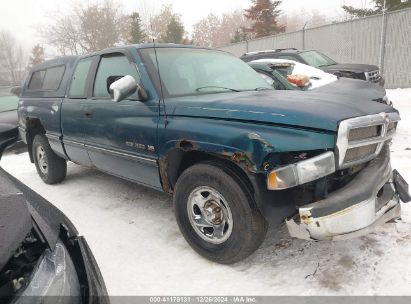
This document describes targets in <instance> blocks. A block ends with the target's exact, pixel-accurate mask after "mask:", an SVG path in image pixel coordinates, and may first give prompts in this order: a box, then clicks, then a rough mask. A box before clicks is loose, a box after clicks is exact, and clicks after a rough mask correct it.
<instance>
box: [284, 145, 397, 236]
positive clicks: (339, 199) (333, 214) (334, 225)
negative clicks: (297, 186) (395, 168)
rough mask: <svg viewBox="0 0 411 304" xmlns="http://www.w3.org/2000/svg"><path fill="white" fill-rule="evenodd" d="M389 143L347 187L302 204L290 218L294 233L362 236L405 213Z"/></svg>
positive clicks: (292, 232) (302, 234)
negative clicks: (402, 211)
mask: <svg viewBox="0 0 411 304" xmlns="http://www.w3.org/2000/svg"><path fill="white" fill-rule="evenodd" d="M399 202H400V200H399V198H398V194H397V191H396V189H395V187H394V184H393V180H392V169H391V165H390V154H389V150H388V148H387V147H385V148H384V149H383V150H382V151H381V153H380V154H379V155H378V157H377V158H375V159H374V160H373V161H371V162H370V163H369V164H368V165H367V167H365V168H364V169H362V170H361V171H360V172H359V173H358V174H357V176H356V177H355V178H354V179H353V180H352V181H351V182H350V183H348V184H347V185H346V186H345V187H343V188H341V189H339V190H337V191H335V192H333V193H332V194H331V195H330V196H329V197H327V198H326V199H323V200H321V201H318V202H315V203H312V204H309V205H305V206H302V207H300V208H299V212H298V214H297V215H296V216H295V217H293V218H291V219H288V220H286V224H287V228H288V231H289V233H290V235H291V236H292V237H295V238H300V239H315V240H343V239H350V238H354V237H357V236H361V235H364V234H367V233H369V232H370V231H372V230H373V229H374V228H375V227H376V226H378V225H381V224H383V223H386V222H387V221H390V220H392V219H396V218H399V217H400V215H401V205H400V203H399Z"/></svg>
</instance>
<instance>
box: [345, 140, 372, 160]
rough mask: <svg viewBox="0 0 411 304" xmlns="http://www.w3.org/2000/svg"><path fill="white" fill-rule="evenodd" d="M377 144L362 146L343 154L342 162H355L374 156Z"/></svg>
mask: <svg viewBox="0 0 411 304" xmlns="http://www.w3.org/2000/svg"><path fill="white" fill-rule="evenodd" d="M377 148H378V144H372V145H368V146H362V147H358V148H351V149H348V150H347V153H345V157H344V162H345V163H348V162H352V161H356V160H360V159H363V158H364V157H367V156H369V155H371V154H374V153H375V152H376V151H377Z"/></svg>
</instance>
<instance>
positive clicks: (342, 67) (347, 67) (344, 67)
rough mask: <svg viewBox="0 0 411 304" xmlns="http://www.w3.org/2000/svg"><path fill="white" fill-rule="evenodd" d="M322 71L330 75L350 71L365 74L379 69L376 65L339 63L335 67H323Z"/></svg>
mask: <svg viewBox="0 0 411 304" xmlns="http://www.w3.org/2000/svg"><path fill="white" fill-rule="evenodd" d="M321 69H322V70H323V71H325V72H328V73H332V72H335V71H349V72H355V73H364V72H371V71H377V70H378V67H377V66H375V65H370V64H356V63H337V64H334V65H329V66H325V67H321Z"/></svg>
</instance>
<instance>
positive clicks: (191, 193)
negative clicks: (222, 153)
mask: <svg viewBox="0 0 411 304" xmlns="http://www.w3.org/2000/svg"><path fill="white" fill-rule="evenodd" d="M174 210H175V215H176V218H177V222H178V225H179V227H180V230H181V232H182V234H183V235H184V237H185V239H186V240H187V242H188V243H189V244H190V245H191V247H192V248H193V249H194V250H195V251H196V252H198V253H199V254H200V255H202V256H204V257H205V258H207V259H209V260H212V261H215V262H218V263H222V264H231V263H235V262H238V261H240V260H242V259H244V258H246V257H247V256H249V255H250V254H252V253H253V252H254V251H255V250H256V249H257V248H258V247H259V246H260V245H261V243H262V242H263V240H264V238H265V235H266V232H267V222H266V221H265V219H264V218H263V216H262V215H261V213H260V211H259V210H258V208H257V206H256V204H255V202H254V200H253V197H252V194H251V193H250V191H249V190H248V187H247V185H246V184H245V183H244V181H243V180H242V178H241V177H239V176H238V175H237V174H236V173H235V172H234V171H233V170H231V169H230V168H227V167H222V166H221V165H220V166H217V165H216V164H212V163H202V164H198V165H194V166H192V167H190V168H188V169H187V170H185V171H184V172H183V174H182V175H181V176H180V178H179V179H178V181H177V184H176V187H175V191H174Z"/></svg>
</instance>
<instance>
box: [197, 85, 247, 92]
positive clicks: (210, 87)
mask: <svg viewBox="0 0 411 304" xmlns="http://www.w3.org/2000/svg"><path fill="white" fill-rule="evenodd" d="M204 89H223V90H226V91H232V92H241V91H240V90H236V89H232V88H226V87H219V86H205V87H199V88H197V89H196V92H200V91H202V90H204Z"/></svg>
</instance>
